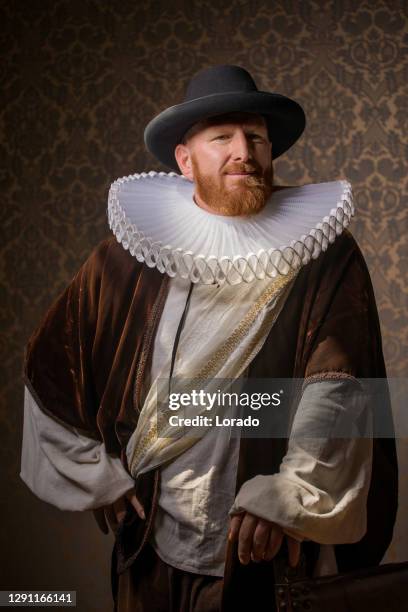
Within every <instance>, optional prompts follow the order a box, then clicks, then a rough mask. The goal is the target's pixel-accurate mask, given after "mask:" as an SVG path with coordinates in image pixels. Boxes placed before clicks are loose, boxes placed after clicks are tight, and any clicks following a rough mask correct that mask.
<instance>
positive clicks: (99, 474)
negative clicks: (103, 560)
mask: <svg viewBox="0 0 408 612" xmlns="http://www.w3.org/2000/svg"><path fill="white" fill-rule="evenodd" d="M20 477H21V478H22V480H23V481H24V482H25V483H26V485H27V486H28V487H29V488H30V489H31V491H32V492H33V493H34V494H35V495H37V497H39V498H40V499H42V500H43V501H46V502H48V503H50V504H52V505H54V506H56V507H57V508H59V509H60V510H77V511H83V510H94V509H96V508H100V507H101V506H105V505H108V504H111V503H113V502H114V501H116V500H117V499H118V498H119V497H120V496H121V495H123V494H124V493H125V492H126V491H129V490H130V489H132V488H133V486H134V480H133V478H132V477H131V476H130V475H129V474H128V472H127V471H126V470H125V468H124V466H123V464H122V462H121V460H120V458H119V457H114V456H111V455H109V454H108V453H107V452H106V449H105V445H104V444H102V443H101V442H98V441H97V440H94V439H91V438H88V437H86V436H84V435H82V434H79V433H78V431H77V430H76V429H75V428H73V427H70V426H66V427H64V426H63V425H61V424H60V423H58V422H57V421H56V420H54V419H52V418H51V417H49V416H48V415H46V414H45V413H44V412H42V411H41V410H40V408H39V407H38V405H37V404H36V402H35V400H34V399H33V397H32V395H31V394H30V392H29V390H28V389H27V387H25V390H24V428H23V446H22V455H21V472H20Z"/></svg>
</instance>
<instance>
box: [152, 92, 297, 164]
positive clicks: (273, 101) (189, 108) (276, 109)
mask: <svg viewBox="0 0 408 612" xmlns="http://www.w3.org/2000/svg"><path fill="white" fill-rule="evenodd" d="M232 112H248V113H255V114H259V115H263V116H264V117H265V120H266V122H267V127H268V133H269V138H270V140H271V142H272V156H273V159H276V158H277V157H279V156H280V155H282V153H285V151H287V150H288V149H289V148H290V147H291V146H292V145H293V144H294V143H295V142H296V141H297V140H298V139H299V137H300V136H301V135H302V133H303V130H304V129H305V125H306V118H305V113H304V112H303V109H302V107H301V106H300V105H299V104H298V103H297V102H295V101H294V100H292V99H291V98H288V97H286V96H283V95H281V94H275V93H268V92H264V91H251V92H242V91H240V92H236V93H234V92H229V93H220V94H212V95H209V96H204V97H201V98H196V99H195V100H191V101H189V102H183V103H182V104H176V105H175V106H170V108H167V109H166V110H164V111H163V112H161V113H160V114H159V115H157V116H156V117H154V119H152V120H151V121H150V123H148V125H147V126H146V129H145V132H144V141H145V145H146V147H147V149H148V150H149V151H150V152H151V153H152V154H153V155H154V156H155V157H156V158H157V159H158V160H159V161H160V162H161V163H162V164H164V165H165V166H168V167H170V168H172V170H174V171H175V172H179V171H180V170H179V167H178V164H177V162H176V158H175V157H174V149H175V148H176V146H177V144H179V142H180V141H181V140H182V138H183V136H184V134H185V133H186V132H187V130H189V129H190V127H192V126H193V125H194V124H195V123H197V122H198V121H201V120H202V119H207V118H209V117H214V116H216V115H222V114H224V113H232Z"/></svg>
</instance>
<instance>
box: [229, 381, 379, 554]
mask: <svg viewBox="0 0 408 612" xmlns="http://www.w3.org/2000/svg"><path fill="white" fill-rule="evenodd" d="M345 384H347V383H346V382H344V381H324V382H316V383H313V384H310V385H308V386H307V387H306V389H305V391H304V393H303V396H302V399H301V401H300V403H299V407H298V410H297V414H296V417H295V421H294V424H293V429H292V431H294V430H297V432H298V434H299V433H300V431H301V428H302V426H304V423H306V422H311V421H312V420H314V422H315V423H316V421H317V420H318V418H320V419H323V421H325V420H326V419H327V418H330V419H331V418H332V417H333V415H335V414H336V413H342V412H344V410H345V406H344V402H343V403H342V395H341V394H342V391H343V385H345ZM348 392H350V390H349V389H348ZM328 415H329V416H328ZM334 420H335V419H334ZM326 425H327V421H326V423H325V426H326ZM318 429H319V427H318V428H317V430H318ZM325 431H327V430H325ZM271 443H273V440H271ZM371 466H372V439H371V438H369V437H366V438H358V437H350V438H348V439H346V438H330V437H328V438H326V439H324V438H311V437H304V438H302V437H300V436H297V437H295V438H293V439H292V438H291V439H290V441H289V445H288V452H287V454H286V455H285V457H284V459H283V461H282V464H281V466H280V470H279V472H278V473H276V474H272V475H258V476H255V477H254V478H251V479H250V480H248V481H247V482H245V483H244V484H243V485H242V487H241V489H240V491H239V493H238V495H237V497H236V499H235V502H234V504H233V506H232V507H231V509H230V511H229V514H230V515H233V514H236V513H240V512H244V511H246V512H250V513H251V514H254V515H256V516H259V517H261V518H264V519H266V520H268V521H273V522H275V523H277V524H279V525H280V526H281V527H282V528H283V530H284V531H285V533H287V534H289V535H291V536H293V537H294V538H295V539H297V540H300V541H301V540H303V539H308V540H313V541H314V542H318V543H320V544H345V543H352V542H357V541H359V540H360V539H361V538H362V537H363V536H364V534H365V533H366V530H367V497H368V490H369V485H370V479H371Z"/></svg>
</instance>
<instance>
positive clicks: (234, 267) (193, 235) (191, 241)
mask: <svg viewBox="0 0 408 612" xmlns="http://www.w3.org/2000/svg"><path fill="white" fill-rule="evenodd" d="M193 191H194V185H193V183H192V182H191V181H189V180H187V179H185V178H184V177H183V176H180V175H178V174H176V173H174V172H170V173H166V172H153V171H152V172H149V173H145V172H142V173H141V174H134V175H132V176H126V177H123V178H119V179H118V180H116V181H115V182H114V183H112V185H111V188H110V190H109V199H108V219H109V226H110V228H111V230H112V231H113V233H114V235H115V236H116V239H117V240H118V242H120V243H121V244H122V246H123V248H124V249H129V252H130V253H131V254H132V255H133V256H135V257H136V259H137V260H138V261H143V262H145V263H146V264H147V265H148V266H149V267H157V268H158V270H160V272H166V273H167V274H168V275H169V276H171V277H174V276H180V277H182V278H185V279H190V280H191V281H193V282H194V283H198V282H200V283H204V284H212V283H214V282H217V283H224V282H227V283H229V284H232V285H234V284H238V283H240V282H252V281H253V280H255V279H257V278H258V279H263V278H265V277H271V278H273V277H276V276H277V275H279V274H281V275H286V274H288V273H289V272H290V271H294V270H297V269H299V268H301V267H302V266H304V265H306V264H307V263H308V262H309V261H310V260H311V259H316V258H317V257H318V256H319V255H320V253H321V252H322V251H325V250H326V249H327V248H328V246H329V244H330V243H332V242H334V240H335V238H336V236H338V235H340V234H341V233H342V231H343V230H344V228H346V227H347V226H348V225H349V223H350V220H351V217H352V216H353V215H354V206H353V200H352V192H351V185H350V183H349V182H347V181H345V180H343V181H333V182H329V183H316V184H310V185H304V186H301V187H288V188H285V189H281V190H278V191H275V192H274V193H273V194H272V195H271V197H270V198H269V200H268V202H267V204H266V206H265V207H264V209H263V210H262V211H261V212H260V213H258V214H257V215H252V216H250V217H224V216H220V215H213V214H211V213H209V212H207V211H205V210H203V209H201V208H200V207H199V206H197V205H196V203H195V202H194V200H193Z"/></svg>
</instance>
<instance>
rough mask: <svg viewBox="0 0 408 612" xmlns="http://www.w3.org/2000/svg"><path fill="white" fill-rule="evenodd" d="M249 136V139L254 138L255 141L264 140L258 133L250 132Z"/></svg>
mask: <svg viewBox="0 0 408 612" xmlns="http://www.w3.org/2000/svg"><path fill="white" fill-rule="evenodd" d="M249 137H250V139H251V140H255V141H256V142H263V140H264V138H263V136H261V135H260V134H250V135H249Z"/></svg>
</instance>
